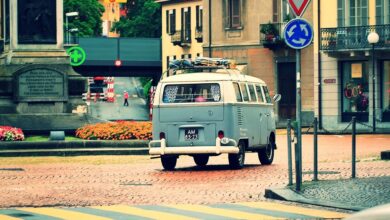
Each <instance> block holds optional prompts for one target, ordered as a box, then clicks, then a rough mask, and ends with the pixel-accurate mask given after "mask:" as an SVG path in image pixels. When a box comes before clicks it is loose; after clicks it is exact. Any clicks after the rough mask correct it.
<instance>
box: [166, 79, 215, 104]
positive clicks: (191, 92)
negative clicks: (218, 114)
mask: <svg viewBox="0 0 390 220" xmlns="http://www.w3.org/2000/svg"><path fill="white" fill-rule="evenodd" d="M220 100H221V90H220V87H219V84H216V83H207V84H180V85H167V86H165V88H164V95H163V102H164V103H191V102H219V101H220Z"/></svg>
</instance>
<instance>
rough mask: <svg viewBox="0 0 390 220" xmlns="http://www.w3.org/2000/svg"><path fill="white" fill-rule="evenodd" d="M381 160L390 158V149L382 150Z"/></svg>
mask: <svg viewBox="0 0 390 220" xmlns="http://www.w3.org/2000/svg"><path fill="white" fill-rule="evenodd" d="M381 160H390V150H388V151H382V152H381Z"/></svg>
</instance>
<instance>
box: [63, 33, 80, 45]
mask: <svg viewBox="0 0 390 220" xmlns="http://www.w3.org/2000/svg"><path fill="white" fill-rule="evenodd" d="M75 44H79V36H78V35H77V34H70V36H69V37H68V38H65V39H64V45H75Z"/></svg>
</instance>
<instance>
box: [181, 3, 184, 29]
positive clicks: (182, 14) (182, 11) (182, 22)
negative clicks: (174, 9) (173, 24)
mask: <svg viewBox="0 0 390 220" xmlns="http://www.w3.org/2000/svg"><path fill="white" fill-rule="evenodd" d="M183 30H184V8H182V9H181V31H182V33H183Z"/></svg>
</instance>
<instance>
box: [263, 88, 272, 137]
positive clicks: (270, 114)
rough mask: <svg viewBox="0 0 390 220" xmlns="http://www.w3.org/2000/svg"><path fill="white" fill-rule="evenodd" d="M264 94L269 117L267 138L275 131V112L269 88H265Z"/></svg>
mask: <svg viewBox="0 0 390 220" xmlns="http://www.w3.org/2000/svg"><path fill="white" fill-rule="evenodd" d="M263 92H264V96H265V100H266V102H267V104H268V105H267V108H266V115H267V137H268V135H269V134H270V133H271V132H272V131H273V130H274V129H275V119H274V117H275V116H274V112H273V106H272V100H271V96H270V95H269V91H268V88H267V86H263Z"/></svg>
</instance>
